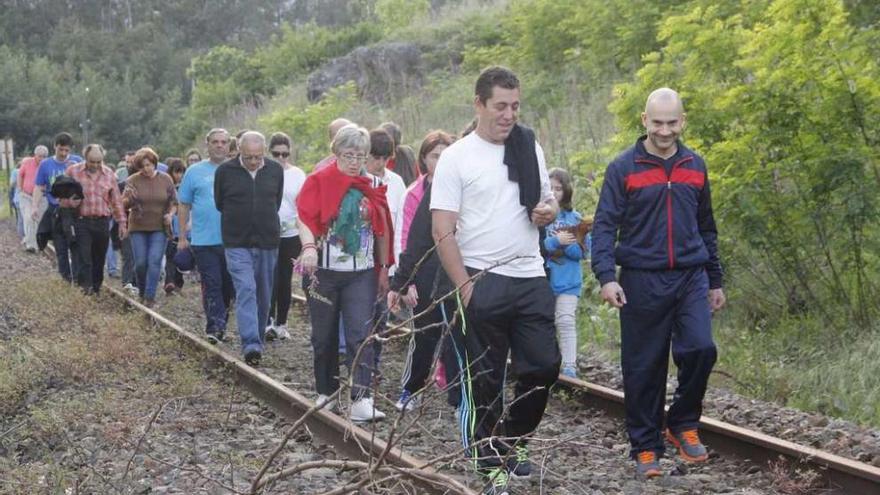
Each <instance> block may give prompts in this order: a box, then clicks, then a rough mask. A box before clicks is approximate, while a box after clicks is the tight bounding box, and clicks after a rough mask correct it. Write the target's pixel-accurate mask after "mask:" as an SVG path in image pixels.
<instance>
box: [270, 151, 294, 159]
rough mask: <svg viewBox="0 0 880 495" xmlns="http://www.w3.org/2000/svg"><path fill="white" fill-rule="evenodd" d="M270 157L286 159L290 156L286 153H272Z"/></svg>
mask: <svg viewBox="0 0 880 495" xmlns="http://www.w3.org/2000/svg"><path fill="white" fill-rule="evenodd" d="M272 156H273V157H275V158H287V157H288V156H290V153H288V152H286V151H273V152H272Z"/></svg>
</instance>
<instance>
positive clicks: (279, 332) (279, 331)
mask: <svg viewBox="0 0 880 495" xmlns="http://www.w3.org/2000/svg"><path fill="white" fill-rule="evenodd" d="M272 328H273V329H274V333H275V336H276V337H277V338H278V340H287V339H289V338H290V332H288V331H287V325H285V324H283V323H282V324H281V325H275V326H274V327H272Z"/></svg>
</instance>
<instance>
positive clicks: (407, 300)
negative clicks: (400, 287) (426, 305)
mask: <svg viewBox="0 0 880 495" xmlns="http://www.w3.org/2000/svg"><path fill="white" fill-rule="evenodd" d="M402 299H403V303H404V304H406V305H407V306H409V307H410V308H414V307H416V304H418V303H419V292H418V291H417V290H416V286H415V284H413V285H410V286H409V288H408V289H407V290H406V294H404V295H403V297H402Z"/></svg>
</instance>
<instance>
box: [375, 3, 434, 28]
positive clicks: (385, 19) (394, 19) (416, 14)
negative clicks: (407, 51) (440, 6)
mask: <svg viewBox="0 0 880 495" xmlns="http://www.w3.org/2000/svg"><path fill="white" fill-rule="evenodd" d="M430 10H431V2H430V1H429V0H376V6H375V13H376V17H377V18H378V19H379V24H381V25H382V29H383V31H384V32H385V35H386V36H393V35H394V33H395V32H396V31H398V30H399V29H401V28H405V27H406V26H409V25H410V24H412V23H413V21H415V20H417V19H419V18H422V17H425V16H427V15H428V12H429V11H430Z"/></svg>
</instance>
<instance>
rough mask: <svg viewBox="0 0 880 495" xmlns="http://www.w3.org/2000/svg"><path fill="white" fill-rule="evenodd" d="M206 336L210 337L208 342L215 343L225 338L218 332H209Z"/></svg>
mask: <svg viewBox="0 0 880 495" xmlns="http://www.w3.org/2000/svg"><path fill="white" fill-rule="evenodd" d="M205 338H206V339H208V342H210V343H211V344H214V345H217V344H219V343H220V341H221V340H223V339H221V338H220V337H219V336H218V335H217V334H216V333H209V334H207V336H206V337H205Z"/></svg>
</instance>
